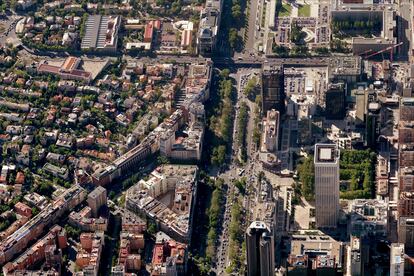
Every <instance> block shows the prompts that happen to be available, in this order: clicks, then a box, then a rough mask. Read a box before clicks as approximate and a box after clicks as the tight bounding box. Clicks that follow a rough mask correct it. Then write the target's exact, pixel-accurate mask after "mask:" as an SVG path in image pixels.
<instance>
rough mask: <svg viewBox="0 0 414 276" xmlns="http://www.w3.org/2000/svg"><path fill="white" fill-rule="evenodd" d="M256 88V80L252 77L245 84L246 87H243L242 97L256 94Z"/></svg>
mask: <svg viewBox="0 0 414 276" xmlns="http://www.w3.org/2000/svg"><path fill="white" fill-rule="evenodd" d="M256 87H257V78H256V77H253V78H251V79H249V81H248V82H247V83H246V86H245V87H244V91H243V93H244V95H246V96H250V95H251V94H254V93H255V92H256Z"/></svg>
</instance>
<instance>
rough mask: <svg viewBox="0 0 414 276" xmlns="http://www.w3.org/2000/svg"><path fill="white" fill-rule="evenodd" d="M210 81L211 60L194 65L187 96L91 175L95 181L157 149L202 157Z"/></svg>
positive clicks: (113, 175)
mask: <svg viewBox="0 0 414 276" xmlns="http://www.w3.org/2000/svg"><path fill="white" fill-rule="evenodd" d="M210 81H211V64H209V63H204V64H194V65H191V66H190V75H189V79H188V80H187V82H186V83H185V86H184V90H183V91H184V95H185V97H184V98H185V99H184V100H183V102H182V103H181V106H180V108H179V109H177V110H176V111H174V112H173V113H172V114H171V115H170V116H169V117H168V118H167V119H165V120H164V122H162V123H161V124H160V125H158V126H157V127H156V128H155V129H154V130H153V131H151V132H150V133H149V134H148V135H147V136H146V137H145V138H144V139H143V140H142V141H141V142H140V143H139V144H138V145H137V146H135V147H133V148H132V149H131V150H129V151H128V152H126V153H125V154H123V155H122V156H120V157H119V158H117V159H116V160H114V161H113V162H112V164H110V165H109V166H106V167H101V168H99V169H97V170H96V171H95V172H94V173H93V175H92V182H93V183H94V184H97V185H106V184H108V183H110V182H112V181H113V180H114V179H116V178H118V177H120V176H121V175H122V174H124V173H125V172H126V171H129V170H130V169H131V168H134V167H137V166H138V164H140V163H141V162H142V161H143V160H145V158H147V157H148V156H149V155H151V154H153V153H155V152H158V151H160V152H161V154H163V155H165V156H167V157H169V158H172V159H177V160H185V161H199V160H200V158H201V152H202V143H203V139H202V138H203V136H204V117H205V115H204V108H203V105H202V103H203V102H204V101H205V100H206V99H207V98H208V97H209V90H210Z"/></svg>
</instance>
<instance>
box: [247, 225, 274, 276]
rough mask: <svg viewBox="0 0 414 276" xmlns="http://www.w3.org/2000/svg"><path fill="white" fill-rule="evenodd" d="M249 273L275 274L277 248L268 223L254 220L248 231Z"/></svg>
mask: <svg viewBox="0 0 414 276" xmlns="http://www.w3.org/2000/svg"><path fill="white" fill-rule="evenodd" d="M246 252H247V275H248V276H268V275H274V270H275V249H274V240H273V234H272V233H271V231H270V228H269V227H268V226H267V225H266V223H264V222H262V221H254V222H252V224H251V225H250V226H249V228H247V231H246Z"/></svg>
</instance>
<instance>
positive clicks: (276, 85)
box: [262, 64, 285, 114]
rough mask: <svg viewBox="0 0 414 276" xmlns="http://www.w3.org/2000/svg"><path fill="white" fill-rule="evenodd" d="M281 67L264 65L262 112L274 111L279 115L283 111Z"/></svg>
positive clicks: (282, 74) (282, 76)
mask: <svg viewBox="0 0 414 276" xmlns="http://www.w3.org/2000/svg"><path fill="white" fill-rule="evenodd" d="M284 86H285V85H284V73H283V67H282V66H278V65H276V66H275V65H273V66H271V65H266V64H265V65H264V66H263V73H262V112H263V113H264V114H265V113H266V112H267V111H268V110H270V109H276V110H277V111H279V112H280V113H281V114H283V112H284V110H285V91H284V90H285V88H284Z"/></svg>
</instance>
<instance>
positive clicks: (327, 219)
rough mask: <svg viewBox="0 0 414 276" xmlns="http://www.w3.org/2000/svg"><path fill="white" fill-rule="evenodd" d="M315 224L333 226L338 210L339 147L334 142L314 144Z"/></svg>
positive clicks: (326, 226) (321, 226) (325, 226)
mask: <svg viewBox="0 0 414 276" xmlns="http://www.w3.org/2000/svg"><path fill="white" fill-rule="evenodd" d="M314 162H315V207H316V208H315V212H316V226H317V227H319V228H334V227H336V225H337V222H338V212H339V149H338V147H337V145H335V144H316V145H315V160H314Z"/></svg>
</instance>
